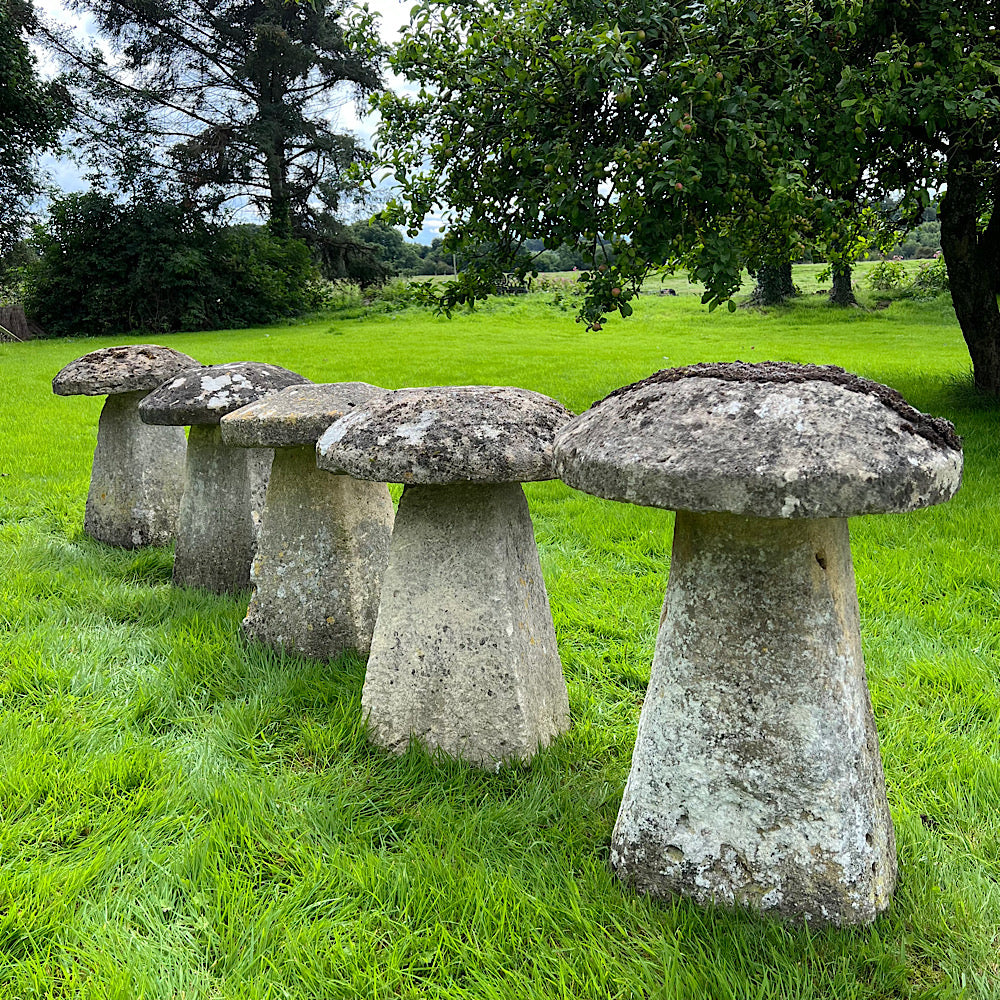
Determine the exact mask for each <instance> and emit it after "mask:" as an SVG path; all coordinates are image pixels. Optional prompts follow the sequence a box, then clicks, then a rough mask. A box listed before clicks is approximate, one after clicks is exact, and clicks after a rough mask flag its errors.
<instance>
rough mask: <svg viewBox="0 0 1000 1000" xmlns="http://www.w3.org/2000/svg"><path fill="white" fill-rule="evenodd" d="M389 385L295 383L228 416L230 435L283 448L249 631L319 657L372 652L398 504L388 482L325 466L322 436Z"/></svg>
mask: <svg viewBox="0 0 1000 1000" xmlns="http://www.w3.org/2000/svg"><path fill="white" fill-rule="evenodd" d="M385 391H386V390H384V389H380V388H378V387H377V386H373V385H368V384H367V383H365V382H340V383H328V384H320V385H312V384H307V385H292V386H289V387H288V388H286V389H282V390H280V391H279V392H276V393H272V394H270V395H268V396H265V397H263V398H261V399H259V400H257V401H256V402H254V403H250V404H249V405H247V406H244V407H242V408H241V409H239V410H235V411H233V412H232V413H230V414H228V415H227V416H225V417H224V418H223V419H222V423H221V428H222V436H223V440H224V441H225V442H226V443H227V444H229V445H235V446H239V447H245V448H259V447H268V448H273V449H274V464H273V465H272V467H271V478H270V482H269V484H268V487H267V500H266V503H265V505H264V511H263V517H262V523H261V533H260V540H259V543H258V546H257V553H256V556H255V557H254V560H253V564H252V567H251V571H250V579H251V583H252V585H253V591H254V592H253V596H252V598H251V599H250V606H249V608H248V609H247V615H246V618H245V619H244V620H243V631H244V632H245V633H246V635H248V636H250V637H251V638H253V639H255V640H257V641H258V642H263V643H265V644H267V645H270V646H274V647H277V648H281V649H286V650H290V651H292V652H297V653H300V654H302V655H303V656H309V657H312V658H314V659H329V658H331V657H336V656H339V655H341V654H342V653H344V652H345V651H347V650H356V651H358V652H360V653H362V654H363V655H367V654H368V651H369V649H370V647H371V637H372V630H373V629H374V627H375V616H376V613H377V610H378V601H379V595H380V592H381V585H382V576H383V573H384V572H385V566H386V563H387V561H388V558H389V539H390V537H391V535H392V522H393V515H394V512H393V506H392V500H391V498H390V497H389V490H388V488H387V486H386V484H385V483H369V482H361V481H359V480H355V479H351V478H350V477H348V476H339V475H331V474H330V473H329V472H324V471H322V470H320V469H318V468H317V466H316V449H315V445H316V439H317V438H318V437H319V436H320V434H322V432H323V431H325V430H326V428H327V427H329V425H330V424H331V423H333V422H334V421H335V420H337V419H339V418H340V417H341V416H343V415H344V414H345V413H347V412H350V410H352V409H353V408H354V407H355V406H357V405H358V404H359V403H362V402H364V401H366V400H368V399H371V398H372V397H374V396H377V395H381V394H384V393H385Z"/></svg>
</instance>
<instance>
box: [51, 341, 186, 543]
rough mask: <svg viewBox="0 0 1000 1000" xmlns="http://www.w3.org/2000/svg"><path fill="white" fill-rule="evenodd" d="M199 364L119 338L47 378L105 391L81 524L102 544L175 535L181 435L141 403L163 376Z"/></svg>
mask: <svg viewBox="0 0 1000 1000" xmlns="http://www.w3.org/2000/svg"><path fill="white" fill-rule="evenodd" d="M196 367H200V365H199V363H198V362H197V361H196V360H195V359H194V358H192V357H189V356H188V355H186V354H182V353H181V352H180V351H175V350H173V349H172V348H170V347H161V346H159V345H158V344H123V345H122V346H120V347H107V348H103V349H102V350H99V351H92V352H91V353H90V354H85V355H83V357H80V358H77V359H76V360H75V361H71V362H70V363H69V364H68V365H67V366H66V367H65V368H63V369H62V371H60V372H59V374H58V375H56V377H55V378H54V379H53V380H52V391H53V392H54V393H56V394H57V395H59V396H77V395H83V396H107V397H108V398H107V399H106V400H105V403H104V407H103V409H102V410H101V416H100V420H99V422H98V427H97V446H96V448H95V449H94V463H93V468H92V470H91V475H90V489H89V492H88V494H87V508H86V513H85V514H84V520H83V529H84V531H86V532H87V534H88V535H90V536H91V537H92V538H95V539H97V541H99V542H104V543H105V544H107V545H118V546H121V547H123V548H136V547H138V546H142V545H165V544H167V543H168V542H170V541H171V539H172V538H173V536H174V530H175V528H176V524H177V510H178V507H179V506H180V500H181V492H182V490H183V482H184V453H185V449H186V441H185V439H184V431H183V430H182V429H181V428H179V427H149V426H147V425H146V424H144V423H143V422H142V421H141V420H140V419H139V413H138V404H139V400H141V399H142V398H143V397H144V396H145V395H146V394H147V393H148V392H149V391H150V390H151V389H155V388H156V387H157V386H158V385H159V384H160V383H161V382H163V381H164V379H167V378H169V377H170V376H171V375H174V374H176V373H177V372H179V371H183V370H185V369H188V368H196Z"/></svg>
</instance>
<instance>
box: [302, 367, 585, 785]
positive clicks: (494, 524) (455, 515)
mask: <svg viewBox="0 0 1000 1000" xmlns="http://www.w3.org/2000/svg"><path fill="white" fill-rule="evenodd" d="M570 416H571V414H570V413H569V412H568V411H567V410H566V409H565V408H564V407H563V406H561V405H560V404H559V403H557V402H556V401H555V400H553V399H549V398H548V397H547V396H541V395H539V394H538V393H534V392H528V391H527V390H523V389H514V388H502V387H496V386H451V387H432V388H425V389H399V390H397V391H396V392H392V393H389V394H388V395H386V396H383V397H379V398H377V399H373V400H371V401H370V402H368V403H365V404H364V405H362V406H359V407H357V408H356V409H355V410H354V411H353V412H352V413H349V414H348V415H346V416H345V417H343V418H342V419H341V420H339V421H337V423H335V424H334V425H333V426H332V427H331V428H330V429H329V430H328V431H327V432H326V433H325V434H324V435H323V436H322V437H321V438H320V440H319V443H318V445H317V454H318V462H319V464H320V466H321V467H323V468H327V469H330V470H331V471H338V472H346V473H347V474H348V475H351V476H354V477H356V478H359V479H369V480H375V481H382V480H385V481H389V482H403V483H404V484H406V486H405V489H404V491H403V496H402V498H401V499H400V502H399V509H398V511H397V513H396V522H395V527H394V530H393V536H392V543H391V545H390V551H389V566H388V568H387V570H386V574H385V579H384V582H383V586H382V600H381V603H380V606H379V612H378V620H377V622H376V625H375V634H374V636H373V639H372V648H371V655H370V657H369V660H368V672H367V674H366V677H365V686H364V691H363V692H362V698H361V702H362V707H363V709H364V712H365V714H366V716H367V718H368V723H369V727H370V731H371V733H372V736H373V738H374V739H375V740H376V741H377V742H378V743H379V744H380V745H382V746H384V747H387V748H389V749H390V750H393V751H395V752H402V751H403V750H405V749H406V748H407V746H408V745H409V743H410V741H411V740H414V739H415V740H417V741H419V742H420V743H421V744H423V745H424V746H425V747H427V748H428V749H441V750H443V751H444V752H445V753H448V754H450V755H451V756H454V757H460V758H462V759H465V760H468V761H470V762H473V763H476V764H480V765H483V766H490V767H492V766H496V765H497V764H498V763H499V762H500V761H503V760H506V759H510V758H515V759H526V758H528V757H531V756H532V755H533V754H534V753H535V752H536V751H537V749H538V747H539V746H545V745H547V744H548V743H549V742H550V741H551V740H552V739H553V738H554V737H555V736H557V735H558V734H559V733H561V732H563V731H564V730H566V729H567V728H568V726H569V701H568V698H567V694H566V683H565V680H564V679H563V675H562V665H561V663H560V661H559V655H558V651H557V649H556V636H555V629H554V627H553V625H552V614H551V611H550V610H549V603H548V597H547V595H546V592H545V583H544V580H543V578H542V572H541V566H540V564H539V560H538V550H537V548H536V546H535V538H534V532H533V530H532V525H531V517H530V514H529V512H528V505H527V501H526V500H525V498H524V492H523V490H522V489H521V486H520V483H521V482H526V481H534V480H541V479H551V478H552V439H553V436H554V434H555V431H556V429H557V428H558V427H560V426H561V425H562V424H563V423H565V421H566V420H568V419H569V417H570Z"/></svg>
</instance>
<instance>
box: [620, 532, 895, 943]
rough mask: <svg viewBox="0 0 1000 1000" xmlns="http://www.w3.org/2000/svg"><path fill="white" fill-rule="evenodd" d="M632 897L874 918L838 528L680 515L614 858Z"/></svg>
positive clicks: (853, 650) (877, 871)
mask: <svg viewBox="0 0 1000 1000" xmlns="http://www.w3.org/2000/svg"><path fill="white" fill-rule="evenodd" d="M611 862H612V866H613V867H614V868H615V870H616V872H617V873H618V875H619V876H620V877H621V878H622V879H624V880H625V881H626V882H628V883H630V884H631V885H633V886H635V887H636V888H637V889H638V890H640V891H641V892H648V893H652V894H654V895H668V894H670V893H675V892H676V893H682V894H684V895H687V896H691V897H693V898H694V899H696V900H698V901H700V902H705V903H707V902H713V901H714V902H717V903H723V904H743V905H747V906H751V907H754V908H759V909H762V910H766V911H770V912H773V913H775V914H776V915H781V916H784V917H788V918H792V919H795V920H803V919H805V920H809V921H810V922H813V923H816V924H822V923H832V924H837V925H844V924H855V923H868V922H870V921H871V920H873V919H874V918H875V916H876V915H877V914H878V913H879V912H880V911H882V910H883V909H885V908H886V907H887V906H888V904H889V899H890V896H891V894H892V890H893V887H894V885H895V881H896V861H895V841H894V834H893V827H892V820H891V817H890V814H889V808H888V804H887V802H886V794H885V784H884V779H883V773H882V766H881V760H880V756H879V750H878V736H877V734H876V730H875V723H874V720H873V717H872V711H871V704H870V701H869V697H868V690H867V687H866V683H865V673H864V661H863V658H862V652H861V643H860V633H859V625H858V605H857V598H856V593H855V584H854V572H853V568H852V564H851V554H850V543H849V538H848V530H847V522H846V521H845V520H843V519H839V518H838V519H829V520H815V521H802V520H792V519H789V520H760V519H753V518H744V517H738V516H733V515H728V514H691V513H683V512H682V513H679V514H678V515H677V521H676V528H675V535H674V547H673V556H672V561H671V571H670V581H669V585H668V587H667V593H666V599H665V601H664V605H663V614H662V618H661V623H660V630H659V636H658V639H657V646H656V654H655V658H654V662H653V668H652V675H651V678H650V683H649V689H648V691H647V694H646V699H645V702H644V704H643V708H642V714H641V718H640V722H639V731H638V736H637V740H636V747H635V753H634V756H633V764H632V771H631V773H630V775H629V779H628V783H627V786H626V789H625V794H624V797H623V800H622V804H621V809H620V812H619V815H618V821H617V824H616V826H615V830H614V834H613V837H612V845H611Z"/></svg>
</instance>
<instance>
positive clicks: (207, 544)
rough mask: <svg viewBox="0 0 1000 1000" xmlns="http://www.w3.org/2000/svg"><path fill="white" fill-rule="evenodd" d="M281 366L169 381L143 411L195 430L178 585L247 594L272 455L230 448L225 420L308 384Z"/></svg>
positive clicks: (148, 417) (230, 368)
mask: <svg viewBox="0 0 1000 1000" xmlns="http://www.w3.org/2000/svg"><path fill="white" fill-rule="evenodd" d="M306 381H307V379H304V378H303V377H302V376H301V375H296V374H295V372H290V371H289V370H288V369H287V368H281V367H280V366H278V365H268V364H261V363H257V362H252V361H238V362H233V363H231V364H224V365H212V366H209V367H206V368H199V369H198V370H196V371H190V372H186V373H183V374H181V375H178V376H177V377H175V378H172V379H169V380H168V381H166V382H164V383H163V384H162V385H161V386H159V388H157V389H156V390H155V391H154V392H151V393H150V394H149V395H148V396H146V397H145V398H144V399H143V400H142V402H141V403H140V405H139V415H140V417H141V418H142V419H143V420H144V421H145V422H146V423H150V424H165V425H172V424H177V425H185V424H189V425H190V426H191V431H190V435H189V437H188V449H187V462H186V466H185V474H184V496H183V498H182V500H181V508H180V514H179V517H178V525H177V544H176V546H175V549H174V574H173V579H174V583H175V584H177V585H178V586H183V587H201V588H203V589H204V590H211V591H214V592H215V593H230V592H234V591H240V590H246V589H247V588H248V587H249V586H250V563H251V561H252V560H253V555H254V551H255V549H256V545H257V524H256V520H255V511H259V510H260V508H261V507H262V506H263V499H264V492H265V490H266V484H267V478H268V475H269V473H270V468H271V459H272V457H273V453H272V451H271V450H270V449H269V448H253V449H233V448H230V447H229V446H228V445H225V444H224V443H223V441H222V435H221V432H220V430H219V421H220V420H221V419H222V417H223V416H225V414H227V413H230V412H231V411H233V410H236V409H239V407H241V406H246V405H247V403H252V402H253V401H254V400H256V399H259V398H260V397H261V396H264V395H266V394H267V393H269V392H277V391H278V390H279V389H284V388H285V387H286V386H289V385H295V384H297V383H302V382H306Z"/></svg>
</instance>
